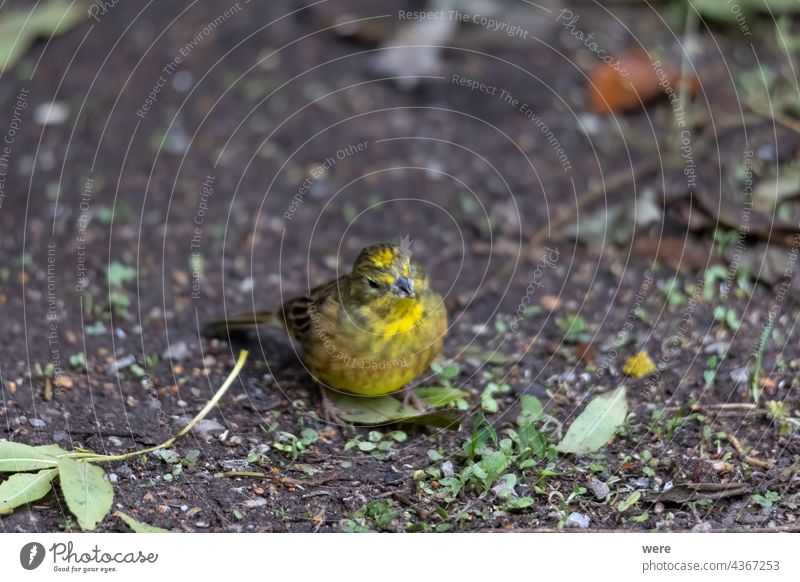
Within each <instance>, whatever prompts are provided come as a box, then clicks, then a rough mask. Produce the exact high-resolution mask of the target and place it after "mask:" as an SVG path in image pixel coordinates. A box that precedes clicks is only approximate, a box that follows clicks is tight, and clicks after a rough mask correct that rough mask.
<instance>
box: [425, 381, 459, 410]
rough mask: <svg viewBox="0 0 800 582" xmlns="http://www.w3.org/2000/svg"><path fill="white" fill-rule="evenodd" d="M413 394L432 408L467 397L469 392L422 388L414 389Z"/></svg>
mask: <svg viewBox="0 0 800 582" xmlns="http://www.w3.org/2000/svg"><path fill="white" fill-rule="evenodd" d="M414 393H415V394H416V395H417V396H419V397H420V398H422V399H423V400H424V401H425V402H426V403H427V404H429V405H430V406H433V407H434V408H441V407H443V406H447V405H448V404H450V403H452V402H457V401H459V400H461V399H463V398H467V397H468V396H469V392H466V391H464V390H459V389H458V388H451V387H448V386H424V387H420V388H415V389H414Z"/></svg>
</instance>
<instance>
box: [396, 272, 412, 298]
mask: <svg viewBox="0 0 800 582" xmlns="http://www.w3.org/2000/svg"><path fill="white" fill-rule="evenodd" d="M392 291H394V293H395V295H401V296H402V295H405V296H406V297H413V296H414V286H413V285H412V284H411V281H410V280H409V278H408V277H398V278H397V279H395V280H394V284H393V285H392Z"/></svg>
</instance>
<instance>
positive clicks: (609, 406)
mask: <svg viewBox="0 0 800 582" xmlns="http://www.w3.org/2000/svg"><path fill="white" fill-rule="evenodd" d="M627 415H628V401H627V398H626V394H625V387H624V386H622V387H620V388H617V389H616V390H612V391H611V392H607V393H606V394H601V395H599V396H595V397H594V398H593V399H592V401H591V402H590V403H589V405H588V406H587V407H586V409H585V410H584V411H583V412H581V413H580V414H579V415H578V418H576V419H575V421H574V422H573V423H572V424H571V425H570V427H569V429H568V430H567V434H565V435H564V438H563V439H561V442H560V443H558V444H557V445H556V449H557V450H559V451H560V452H562V453H574V454H577V455H582V454H586V453H593V452H594V451H597V450H598V449H600V448H601V447H603V446H604V445H605V444H606V443H607V442H608V441H610V440H611V437H613V436H614V433H615V432H617V429H618V428H619V427H620V426H621V425H622V423H623V422H625V417H626V416H627Z"/></svg>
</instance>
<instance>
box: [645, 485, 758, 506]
mask: <svg viewBox="0 0 800 582" xmlns="http://www.w3.org/2000/svg"><path fill="white" fill-rule="evenodd" d="M750 493H752V488H751V487H749V486H748V485H747V484H746V483H683V484H681V485H675V486H674V487H672V488H671V489H668V490H666V491H663V492H661V493H658V494H656V495H654V496H653V498H652V502H653V503H655V502H657V501H661V502H669V503H678V504H681V503H689V502H692V501H699V500H701V499H723V498H725V497H737V496H739V495H749V494H750Z"/></svg>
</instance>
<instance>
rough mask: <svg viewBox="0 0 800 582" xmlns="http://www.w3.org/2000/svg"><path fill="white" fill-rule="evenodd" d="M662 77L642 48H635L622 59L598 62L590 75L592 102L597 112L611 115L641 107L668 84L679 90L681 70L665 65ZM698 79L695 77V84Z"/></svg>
mask: <svg viewBox="0 0 800 582" xmlns="http://www.w3.org/2000/svg"><path fill="white" fill-rule="evenodd" d="M661 71H662V72H663V77H659V73H658V72H657V70H656V68H655V67H654V66H653V62H652V61H651V60H650V58H649V57H648V56H647V53H645V52H644V51H643V50H641V49H638V48H633V49H630V50H628V51H627V52H626V53H624V54H623V55H622V57H621V58H620V59H619V61H615V62H613V63H611V64H607V63H602V64H599V65H598V66H597V67H596V68H595V70H594V71H593V72H592V74H591V77H590V79H589V86H588V92H589V103H590V105H591V107H592V110H594V112H595V113H598V114H600V115H610V114H614V113H620V112H623V111H630V110H633V109H638V108H640V107H641V106H642V104H646V103H648V102H649V101H652V100H653V99H654V98H656V97H658V96H659V95H662V94H664V90H665V87H671V88H672V90H673V91H675V92H677V91H678V85H679V84H680V73H679V72H678V71H677V70H676V69H675V68H673V67H669V66H662V67H661ZM696 82H697V81H696V79H693V80H692V86H693V88H694V87H695V86H696Z"/></svg>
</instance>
